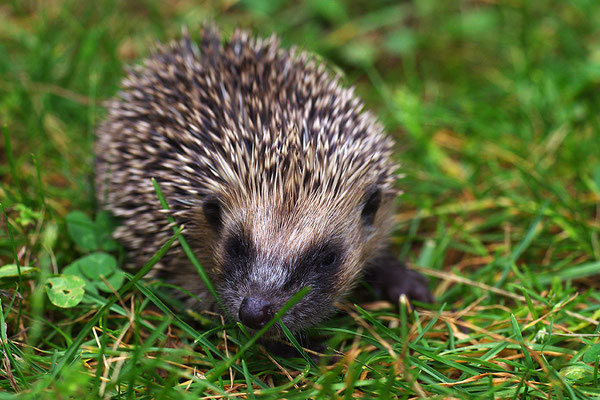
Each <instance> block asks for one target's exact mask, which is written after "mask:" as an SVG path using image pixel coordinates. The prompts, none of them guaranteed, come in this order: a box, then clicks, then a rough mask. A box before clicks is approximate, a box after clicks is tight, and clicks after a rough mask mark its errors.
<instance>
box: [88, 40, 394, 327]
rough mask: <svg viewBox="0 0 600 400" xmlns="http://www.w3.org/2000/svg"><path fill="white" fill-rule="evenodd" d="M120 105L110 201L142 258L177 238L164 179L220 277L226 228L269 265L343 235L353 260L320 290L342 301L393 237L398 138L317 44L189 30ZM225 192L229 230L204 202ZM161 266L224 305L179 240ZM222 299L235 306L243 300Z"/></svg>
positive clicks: (102, 155) (113, 128)
mask: <svg viewBox="0 0 600 400" xmlns="http://www.w3.org/2000/svg"><path fill="white" fill-rule="evenodd" d="M107 108H108V116H107V118H106V121H105V122H104V123H103V124H102V125H101V126H100V128H99V130H98V140H97V143H96V156H97V165H96V173H97V176H96V186H97V192H98V198H99V201H100V203H101V204H102V206H103V207H105V208H106V209H108V210H110V211H111V212H112V213H114V214H115V215H116V216H117V217H120V218H121V219H122V223H123V225H122V226H121V227H120V228H119V229H118V230H117V232H116V237H117V238H119V239H120V240H121V241H122V242H123V244H124V245H125V246H126V247H127V248H128V249H130V254H132V255H133V257H134V259H135V260H136V262H137V263H138V264H143V263H144V262H145V261H146V260H147V259H148V258H149V257H150V256H151V255H152V254H153V253H154V252H156V250H157V249H158V248H159V247H160V245H162V244H163V243H164V242H165V241H166V240H167V239H168V238H169V236H170V235H171V230H170V228H169V227H168V222H167V220H166V218H165V215H164V212H163V211H161V207H160V205H159V203H158V200H157V197H156V194H155V193H154V190H153V187H152V184H151V181H150V179H151V178H152V177H154V178H156V179H157V181H158V182H159V184H160V185H161V188H162V189H163V191H164V192H165V195H166V197H167V200H168V202H169V204H170V206H171V208H172V210H173V212H172V214H173V216H174V217H175V218H176V220H177V222H178V223H180V224H184V226H185V235H186V237H187V238H188V241H189V242H190V244H191V246H192V248H193V249H194V251H195V254H196V255H197V256H198V258H199V259H200V261H201V263H202V264H203V266H204V267H205V269H207V271H208V272H209V275H210V276H211V277H212V278H213V279H214V280H215V281H216V282H217V284H218V285H221V286H223V285H226V284H227V282H226V281H227V278H228V277H227V276H224V274H225V269H224V266H225V264H226V263H227V260H226V254H225V251H226V249H225V243H224V238H226V237H228V236H230V235H232V234H235V233H236V232H239V231H241V230H243V231H245V232H247V233H248V235H249V236H250V240H251V242H252V243H253V245H254V246H255V247H256V254H255V258H254V259H253V260H254V261H253V262H254V263H257V262H260V263H262V265H271V264H273V265H275V264H277V265H280V264H281V263H283V262H284V261H285V263H290V265H291V264H293V262H295V260H298V259H300V257H301V255H302V254H303V253H304V252H305V251H307V249H309V248H311V246H315V245H318V244H319V243H320V242H323V241H328V240H334V239H335V240H337V241H339V242H340V243H343V247H344V249H345V251H344V256H343V260H342V265H341V267H340V268H339V270H338V271H337V272H336V276H335V279H334V280H333V282H334V284H333V285H332V286H331V287H330V290H329V293H326V294H323V296H321V297H322V298H326V299H327V302H331V303H333V301H335V300H338V299H340V298H341V297H342V296H344V295H345V294H346V293H348V291H349V290H350V289H351V288H352V287H353V285H354V284H355V282H356V280H357V278H358V277H359V276H360V275H361V274H362V272H363V270H364V268H365V264H366V263H367V261H368V260H369V259H372V258H373V257H375V256H376V254H377V253H378V252H379V251H380V250H381V247H382V246H385V245H386V242H387V235H388V233H389V230H390V227H391V226H390V225H391V222H392V220H393V218H392V212H393V202H394V198H395V196H396V194H397V192H396V190H395V189H394V181H395V179H396V175H395V173H394V171H395V169H396V166H395V164H394V163H393V162H392V161H391V158H390V156H391V149H392V141H391V140H390V139H389V138H387V137H386V136H384V135H383V133H382V129H381V126H380V125H379V124H378V123H377V122H376V121H375V119H374V118H373V117H372V116H371V114H370V113H368V112H365V111H362V103H361V102H360V100H358V98H357V97H356V96H355V95H354V93H353V90H352V89H348V88H343V87H342V86H341V84H340V81H339V78H338V77H337V76H331V74H330V73H329V72H328V71H327V70H326V68H325V67H324V66H323V65H322V64H320V63H319V62H317V61H316V60H314V59H313V58H312V57H311V56H309V55H308V54H307V53H305V52H299V51H297V50H295V49H290V50H285V49H282V48H280V47H279V43H278V41H277V39H276V38H274V37H272V38H270V39H268V40H260V39H254V38H251V37H250V36H249V35H248V34H247V33H245V32H243V31H237V32H235V33H234V34H233V36H232V37H231V39H230V40H229V41H228V42H226V43H224V44H221V40H220V38H219V36H218V34H217V33H216V31H215V30H214V29H211V28H209V29H206V30H205V31H204V32H203V37H202V41H201V43H200V46H199V48H197V47H196V46H195V45H194V44H193V43H192V42H191V41H190V39H189V38H188V37H187V35H185V38H184V39H183V40H181V41H179V42H176V43H172V44H171V45H169V46H168V47H160V48H158V50H156V51H155V52H154V53H153V55H152V56H151V57H150V58H149V59H147V60H146V61H145V62H144V64H143V65H142V66H138V67H135V68H133V69H132V70H131V71H130V72H129V74H128V76H127V78H126V79H124V81H123V84H122V89H121V91H120V92H119V94H118V96H117V98H115V99H113V100H111V101H110V102H108V104H107ZM373 190H378V191H380V192H381V194H382V202H381V205H380V207H379V210H378V211H377V214H376V217H375V221H374V223H373V224H372V226H368V227H365V226H363V224H362V223H361V212H362V207H363V206H364V203H365V201H366V196H367V195H368V193H369V192H372V191H373ZM212 197H214V198H218V199H219V202H220V204H221V205H222V221H223V226H222V228H221V229H220V230H219V231H218V232H215V231H214V230H213V229H212V228H211V227H210V226H209V224H208V222H207V221H206V219H205V216H204V212H203V209H202V206H203V202H204V200H205V199H207V198H212ZM278 263H279V264H278ZM161 265H162V269H163V270H164V271H163V272H162V275H163V276H166V277H167V278H168V279H169V280H171V281H172V282H174V283H175V284H178V285H180V286H182V287H183V288H185V289H187V290H189V291H191V292H193V293H194V294H196V295H198V296H200V297H201V298H202V299H204V301H205V302H206V303H205V305H204V307H210V305H211V304H213V303H212V301H211V300H210V298H209V296H208V295H207V293H206V290H205V288H204V287H203V285H202V283H201V281H200V279H199V278H198V277H197V276H196V274H195V271H194V269H193V268H192V267H191V265H190V263H189V262H188V261H187V260H186V259H185V257H184V256H183V255H182V254H181V251H180V250H179V248H177V247H175V248H174V249H172V250H171V251H170V253H169V254H168V256H167V257H166V258H165V259H163V261H162V263H161ZM284 272H285V271H283V270H275V269H274V271H273V273H274V274H277V273H282V274H283V273H284ZM261 273H262V272H261ZM256 276H260V273H258V272H257V275H256ZM282 279H283V278H282ZM299 284H300V282H299ZM236 285H238V286H239V285H242V286H243V284H240V283H239V282H238V283H236ZM223 290H225V289H223ZM240 290H241V289H240ZM248 290H250V289H248ZM223 295H224V297H225V298H226V304H229V303H230V304H231V307H232V308H235V307H236V302H238V301H239V299H237V298H235V299H234V297H235V296H234V295H233V294H231V295H230V294H229V293H224V294H223ZM290 295H291V293H290ZM228 298H230V299H231V301H229V303H227V301H228V300H227V299H228ZM283 300H285V299H283ZM283 300H282V301H283ZM309 300H310V299H307V301H309ZM316 301H317V300H315V302H316ZM319 301H320V300H319ZM310 306H311V304H310V302H308V303H307V304H304V305H302V304H299V305H298V306H297V307H296V308H297V309H298V308H301V307H310ZM328 307H329V308H328V309H327V310H324V311H323V313H324V314H326V313H328V312H330V308H331V307H330V305H329V304H328ZM232 314H234V315H235V309H234V310H232ZM292 314H293V313H292ZM297 314H298V315H296V317H295V319H294V318H293V316H292V317H290V321H292V320H293V321H294V322H293V324H294V326H298V327H300V326H304V325H306V324H304V322H302V321H300V320H301V319H302V318H304V317H303V316H302V315H308V314H309V313H308V312H304V313H302V312H301V311H297ZM324 314H323V315H324ZM318 317H319V318H320V317H321V315H319V316H318ZM305 319H306V320H308V321H309V322H311V323H312V322H314V321H316V320H317V319H318V318H316V317H315V316H306V318H305ZM313 320H314V321H313Z"/></svg>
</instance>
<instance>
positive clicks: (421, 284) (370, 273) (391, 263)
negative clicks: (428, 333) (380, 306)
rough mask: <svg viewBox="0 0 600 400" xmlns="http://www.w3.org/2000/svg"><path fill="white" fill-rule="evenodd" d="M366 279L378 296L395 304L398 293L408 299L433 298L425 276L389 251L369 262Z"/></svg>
mask: <svg viewBox="0 0 600 400" xmlns="http://www.w3.org/2000/svg"><path fill="white" fill-rule="evenodd" d="M366 280H367V282H369V283H370V284H371V285H372V286H373V288H374V289H375V291H376V294H377V295H378V296H379V297H382V298H385V299H387V300H389V301H391V302H392V303H394V304H396V303H397V302H398V298H399V297H400V295H402V294H404V295H406V296H407V297H408V298H409V299H410V300H417V301H421V302H423V303H433V301H434V298H433V295H432V294H431V292H430V291H429V288H428V287H427V278H425V277H424V276H423V275H421V274H420V273H418V272H417V271H413V270H410V269H408V268H407V267H406V265H404V263H402V262H400V261H398V260H397V259H396V257H394V256H393V255H392V253H391V252H390V251H384V252H383V253H382V254H380V255H378V256H377V257H376V258H374V259H373V260H371V262H369V266H368V269H367V275H366Z"/></svg>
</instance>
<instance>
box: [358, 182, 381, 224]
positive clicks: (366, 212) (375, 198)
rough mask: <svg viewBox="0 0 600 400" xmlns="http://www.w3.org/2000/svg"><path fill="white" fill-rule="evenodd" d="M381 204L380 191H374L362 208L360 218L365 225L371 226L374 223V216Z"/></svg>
mask: <svg viewBox="0 0 600 400" xmlns="http://www.w3.org/2000/svg"><path fill="white" fill-rule="evenodd" d="M380 204H381V191H379V190H375V191H374V192H373V193H371V194H370V195H369V197H368V198H367V201H365V205H364V206H363V210H362V214H361V218H362V220H363V223H364V224H365V225H369V226H370V225H373V223H374V222H375V215H376V214H377V210H378V209H379V205H380Z"/></svg>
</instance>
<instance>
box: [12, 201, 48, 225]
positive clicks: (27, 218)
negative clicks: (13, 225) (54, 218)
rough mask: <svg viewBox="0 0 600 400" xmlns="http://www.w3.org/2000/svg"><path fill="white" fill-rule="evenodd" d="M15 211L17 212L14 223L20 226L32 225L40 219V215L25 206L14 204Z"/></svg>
mask: <svg viewBox="0 0 600 400" xmlns="http://www.w3.org/2000/svg"><path fill="white" fill-rule="evenodd" d="M15 210H17V211H18V212H19V215H18V216H17V218H16V221H17V223H18V224H19V225H21V226H27V225H34V224H36V223H37V221H38V220H40V219H42V213H39V212H37V211H33V210H32V209H31V208H29V207H27V206H26V205H25V204H16V205H15Z"/></svg>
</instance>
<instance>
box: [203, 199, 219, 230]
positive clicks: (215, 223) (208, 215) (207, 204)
mask: <svg viewBox="0 0 600 400" xmlns="http://www.w3.org/2000/svg"><path fill="white" fill-rule="evenodd" d="M202 210H203V211H204V218H205V219H206V222H208V223H209V224H210V225H211V226H212V227H213V229H214V230H218V229H219V228H220V227H221V203H220V202H219V200H218V199H217V198H214V197H210V198H208V199H206V200H205V201H204V203H203V204H202Z"/></svg>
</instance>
